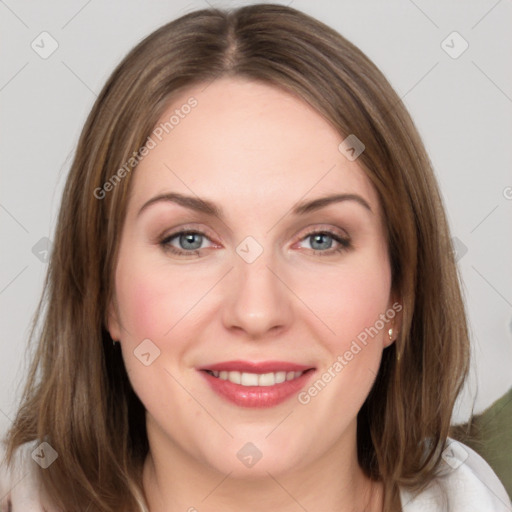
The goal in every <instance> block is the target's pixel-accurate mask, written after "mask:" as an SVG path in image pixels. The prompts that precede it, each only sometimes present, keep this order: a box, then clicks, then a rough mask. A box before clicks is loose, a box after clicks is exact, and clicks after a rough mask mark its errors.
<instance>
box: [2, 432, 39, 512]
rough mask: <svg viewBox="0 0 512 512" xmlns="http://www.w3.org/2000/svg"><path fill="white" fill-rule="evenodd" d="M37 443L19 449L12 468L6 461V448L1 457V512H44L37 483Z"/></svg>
mask: <svg viewBox="0 0 512 512" xmlns="http://www.w3.org/2000/svg"><path fill="white" fill-rule="evenodd" d="M38 449H39V450H40V448H39V443H38V442H37V441H31V442H29V443H25V444H23V445H21V446H20V447H18V449H17V450H16V452H15V453H14V459H13V462H12V464H11V465H10V466H7V463H6V460H5V451H4V448H3V447H2V448H1V451H0V456H1V461H0V500H1V501H0V511H1V512H4V511H11V510H12V512H18V511H20V512H21V511H23V512H43V511H44V508H43V506H42V504H41V501H40V496H39V484H38V481H37V468H36V455H37V454H38V452H37V450H38Z"/></svg>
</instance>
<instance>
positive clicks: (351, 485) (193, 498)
mask: <svg viewBox="0 0 512 512" xmlns="http://www.w3.org/2000/svg"><path fill="white" fill-rule="evenodd" d="M148 433H149V432H148ZM157 439H158V440H159V442H158V443H157V442H156V440H157ZM163 439H166V442H165V443H162V442H160V441H163ZM149 441H150V451H149V454H148V456H147V458H146V461H145V464H144V468H143V486H144V490H145V494H146V497H147V500H148V505H149V510H150V512H164V511H165V512H178V511H179V512H183V511H187V512H213V511H218V510H222V511H223V512H235V511H239V510H250V511H251V512H268V510H279V511H280V512H296V511H297V510H300V508H302V509H303V510H322V511H325V512H329V511H332V512H335V511H336V512H381V511H382V491H383V488H382V484H381V483H379V482H372V481H371V480H370V479H368V478H367V477H366V476H365V475H364V473H363V471H362V470H361V468H360V467H359V465H358V463H357V454H356V450H355V432H354V436H353V442H354V444H353V449H352V450H347V449H345V448H346V446H345V443H343V442H342V443H341V444H339V445H338V446H333V448H332V450H329V452H328V453H326V454H324V455H323V456H322V458H321V459H317V460H315V461H313V462H312V463H311V464H308V465H307V466H304V467H300V468H295V469H290V470H289V471H286V472H280V473H278V474H274V473H273V472H272V470H271V469H270V470H267V471H260V473H258V474H251V476H250V477H243V476H240V475H238V474H235V473H234V472H225V473H223V472H220V471H218V470H216V469H215V468H214V467H212V466H211V465H210V464H207V463H205V462H204V461H201V460H198V459H197V458H194V457H193V456H192V455H191V454H190V453H187V452H186V451H184V450H183V449H182V448H181V447H180V446H178V445H177V444H176V443H173V442H171V441H170V440H169V438H168V437H166V436H163V438H161V437H160V436H158V435H155V436H149ZM152 441H153V442H152Z"/></svg>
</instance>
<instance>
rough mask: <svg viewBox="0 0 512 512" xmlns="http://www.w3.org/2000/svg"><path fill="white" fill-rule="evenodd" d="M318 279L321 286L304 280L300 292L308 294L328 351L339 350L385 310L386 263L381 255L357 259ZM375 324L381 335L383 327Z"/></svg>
mask: <svg viewBox="0 0 512 512" xmlns="http://www.w3.org/2000/svg"><path fill="white" fill-rule="evenodd" d="M322 282H323V283H324V284H323V286H319V284H320V283H319V282H314V281H311V282H309V280H308V282H306V284H305V286H304V288H303V289H304V290H305V292H304V293H305V295H306V293H307V295H308V297H309V298H308V304H311V310H313V311H314V312H315V314H316V316H317V317H318V319H320V320H321V321H322V323H323V324H324V325H325V326H326V329H325V332H326V334H327V335H326V336H325V337H324V341H325V343H326V344H328V345H329V351H330V352H331V353H332V352H337V353H340V352H342V351H344V350H346V349H347V347H348V346H349V345H350V343H351V342H352V341H353V340H355V339H357V337H358V336H361V337H362V338H364V336H365V334H364V333H365V332H367V331H366V329H369V328H371V327H372V326H374V325H375V323H376V321H377V320H378V319H379V315H381V314H385V313H386V309H387V307H388V303H389V294H390V286H391V275H390V269H389V265H388V263H387V260H386V258H385V257H382V258H380V257H369V258H367V259H360V260H359V261H358V262H357V264H353V265H346V266H340V267H339V268H337V269H335V270H333V271H332V272H330V273H329V274H327V275H325V276H324V278H323V279H322ZM307 290H315V293H311V291H309V292H306V291H307ZM378 325H379V326H380V327H381V328H380V329H379V333H378V336H382V335H383V332H384V331H386V330H385V329H382V326H381V323H380V322H379V324H378ZM327 327H328V328H329V330H327ZM329 331H330V335H329ZM386 332H387V331H386ZM372 333H374V331H372ZM372 339H377V336H375V335H374V336H373V337H372ZM375 345H376V344H375Z"/></svg>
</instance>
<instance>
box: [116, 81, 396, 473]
mask: <svg viewBox="0 0 512 512" xmlns="http://www.w3.org/2000/svg"><path fill="white" fill-rule="evenodd" d="M191 98H193V99H191ZM184 105H189V107H184ZM190 105H193V106H192V107H190ZM176 110H177V112H176ZM171 116H174V118H172V120H171V121H169V120H170V119H171ZM160 122H161V123H162V124H160V123H159V124H158V125H157V127H155V131H154V132H153V134H152V136H151V139H152V142H149V144H148V145H147V146H148V148H150V147H151V149H148V151H147V153H146V156H145V157H144V158H143V159H142V161H141V162H140V164H139V165H138V167H137V169H136V171H135V174H134V176H133V180H134V182H133V183H132V186H133V188H132V194H131V197H130V199H129V203H128V210H127V215H126V220H125V224H124V228H123V232H122V237H121V245H120V253H119V259H118V262H117V267H116V275H115V295H116V301H115V304H114V306H113V307H112V308H111V311H110V320H109V330H110V333H111V335H112V337H113V339H118V340H120V341H121V346H122V352H123V358H124V362H125V365H126V369H127V372H128V375H129V378H130V381H131V383H132V385H133V388H134V389H135V391H136V393H137V395H138V396H139V397H140V399H141V401H142V402H143V404H144V406H145V407H146V410H147V422H148V423H147V427H148V436H149V439H150V443H151V446H152V448H153V450H154V448H155V446H157V445H158V446H160V447H165V450H166V453H167V454H169V453H176V454H180V456H182V457H190V458H192V459H194V460H195V461H197V462H198V463H200V464H203V465H204V464H207V465H208V466H210V467H211V468H215V469H217V470H218V471H220V472H223V473H228V472H231V474H232V476H236V475H237V474H238V475H241V476H243V475H249V474H250V475H251V476H254V475H255V474H258V473H260V474H262V475H266V471H270V472H271V473H272V474H279V473H281V472H286V471H287V470H289V469H291V468H294V469H300V468H302V467H306V466H309V465H311V464H313V463H316V462H318V461H319V460H321V459H322V458H326V457H329V455H333V454H336V453H337V452H340V453H342V456H347V450H349V451H348V454H349V455H350V456H353V455H354V454H355V433H356V430H355V427H356V416H357V413H358V411H359V409H360V407H361V406H362V404H363V402H364V400H365V398H366V396H367V395H368V393H369V391H370V389H371V386H372V383H373V381H374V379H375V377H376V374H377V372H378V368H379V364H380V360H381V354H382V350H383V348H384V347H385V346H386V345H387V344H389V343H390V338H389V335H388V329H389V328H390V327H391V326H392V325H393V323H394V322H395V321H394V320H392V318H393V317H394V316H395V312H396V304H395V308H394V307H393V303H394V300H393V298H392V297H391V294H390V285H391V273H390V265H389V261H388V257H387V247H386V242H385V235H384V227H383V219H382V212H381V209H380V206H379V202H378V198H377V194H376V192H375V191H374V189H373V187H372V186H371V184H370V181H369V180H368V178H367V177H366V175H365V173H364V172H363V171H362V169H361V168H360V167H359V165H358V163H357V159H356V160H353V161H351V159H348V158H347V157H346V156H345V154H344V153H342V152H341V151H340V150H339V149H338V146H339V145H340V143H341V142H342V140H343V137H341V136H340V135H339V134H338V133H337V132H336V131H335V130H334V129H333V128H332V127H331V126H330V125H329V124H328V123H327V122H326V121H325V120H324V119H323V118H322V117H321V116H320V115H319V114H318V113H317V112H316V111H315V110H313V109H312V108H311V107H309V106H308V105H306V104H305V103H303V102H302V101H301V100H299V99H297V98H295V97H293V96H291V95H289V94H287V93H285V92H283V91H281V90H279V89H277V88H275V87H271V86H268V85H263V84H261V83H256V82H251V81H247V80H242V79H227V78H224V79H220V80H217V81H215V82H213V83H211V84H210V85H209V86H208V87H206V86H205V85H204V84H203V85H201V86H197V87H194V88H191V89H188V90H187V91H184V92H182V94H181V96H180V97H179V98H176V99H175V101H174V103H173V104H172V105H171V106H170V107H169V109H168V110H167V111H166V112H165V114H164V115H163V116H162V118H161V120H160ZM166 122H167V125H165V123H166ZM164 126H165V128H163V127H164ZM160 139H161V140H160ZM363 142H364V141H363ZM348 154H349V155H350V153H348ZM333 196H340V197H338V200H333V201H325V202H324V203H322V202H318V200H319V199H322V198H326V197H333ZM155 198H156V199H155ZM200 199H201V200H203V201H205V202H208V206H206V205H205V204H204V203H202V202H201V201H200ZM187 205H188V206H187ZM307 205H309V206H307ZM182 230H183V231H185V232H186V234H185V235H181V236H180V235H179V234H177V233H178V232H179V231H182ZM395 327H396V325H395ZM206 370H210V372H207V371H206ZM305 370H308V371H305ZM213 371H215V372H219V373H214V374H213V375H212V372H213ZM300 371H304V373H302V374H300ZM294 372H297V373H294ZM262 375H263V376H262ZM287 378H288V379H291V380H285V381H284V382H282V381H283V380H284V379H287ZM226 379H228V380H226ZM162 449H164V448H162Z"/></svg>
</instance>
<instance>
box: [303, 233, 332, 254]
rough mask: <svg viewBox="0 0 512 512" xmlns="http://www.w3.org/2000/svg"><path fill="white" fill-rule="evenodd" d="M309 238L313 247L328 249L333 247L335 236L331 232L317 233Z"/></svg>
mask: <svg viewBox="0 0 512 512" xmlns="http://www.w3.org/2000/svg"><path fill="white" fill-rule="evenodd" d="M308 238H309V239H310V246H311V248H312V249H317V250H326V249H330V248H331V247H332V241H333V237H332V235H330V234H329V233H315V234H314V235H310V236H309V237H308Z"/></svg>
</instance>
